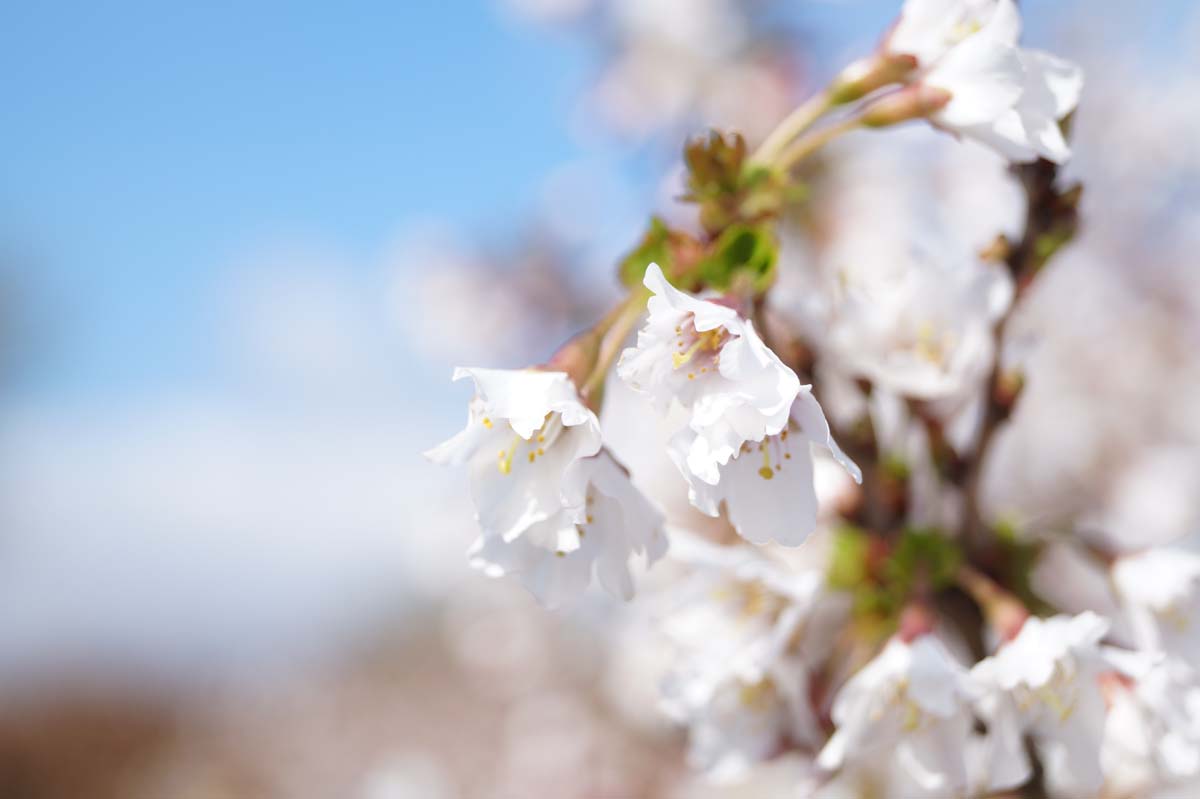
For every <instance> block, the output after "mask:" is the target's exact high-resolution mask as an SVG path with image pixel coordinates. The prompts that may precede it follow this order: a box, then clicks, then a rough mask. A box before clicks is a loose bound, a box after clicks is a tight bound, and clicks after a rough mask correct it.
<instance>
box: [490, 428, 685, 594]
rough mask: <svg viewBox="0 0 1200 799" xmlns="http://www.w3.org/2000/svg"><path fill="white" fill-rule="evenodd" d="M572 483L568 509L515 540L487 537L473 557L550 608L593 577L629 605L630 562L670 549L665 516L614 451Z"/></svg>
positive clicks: (587, 463)
mask: <svg viewBox="0 0 1200 799" xmlns="http://www.w3.org/2000/svg"><path fill="white" fill-rule="evenodd" d="M571 477H572V479H571V480H570V481H568V482H567V483H565V484H564V485H563V492H564V499H565V501H566V503H567V504H566V506H565V507H564V508H563V509H562V510H560V511H559V512H558V513H556V514H555V515H553V516H551V517H550V518H549V519H546V520H545V521H540V522H535V523H534V524H532V525H530V527H529V528H528V529H526V530H525V532H524V533H522V534H521V535H520V536H518V537H517V538H514V539H512V540H505V539H504V538H503V537H501V536H494V535H486V534H485V535H483V536H480V538H479V539H478V540H477V541H476V542H475V544H474V546H472V547H471V550H470V552H469V553H468V555H469V556H470V558H471V565H472V566H474V567H475V568H477V569H480V570H481V571H483V572H484V574H487V575H488V576H490V577H500V576H504V575H514V576H516V577H518V578H519V579H520V580H521V582H522V583H523V584H524V585H525V587H526V588H528V589H529V590H530V591H531V592H532V593H533V595H534V596H536V597H537V598H538V600H539V601H540V602H541V603H542V604H544V605H546V606H547V607H550V608H556V607H560V606H562V605H563V604H565V603H566V602H568V601H570V600H571V599H574V598H575V597H576V596H577V595H579V594H580V593H582V591H583V590H584V589H585V588H587V586H588V585H589V584H590V583H591V581H592V576H593V574H594V575H595V576H596V578H597V579H598V581H599V582H600V585H601V586H603V587H604V589H605V590H606V591H608V593H610V594H612V595H613V596H615V597H618V598H620V599H625V600H628V599H630V598H632V597H633V577H632V576H631V575H630V572H629V562H630V559H631V558H632V557H634V556H635V555H641V556H644V557H645V559H646V563H647V564H651V563H653V562H654V561H656V560H658V558H660V557H662V555H663V554H664V553H665V552H666V550H667V539H666V536H665V535H663V532H662V517H661V516H659V514H658V511H656V510H655V509H654V508H653V507H652V506H651V505H650V503H649V502H648V501H647V500H646V498H645V497H644V496H642V494H641V493H640V492H639V491H638V490H637V489H636V488H634V487H633V484H632V483H631V482H630V481H629V476H628V475H627V474H626V473H625V471H624V470H623V469H622V468H621V467H620V466H619V465H618V464H617V462H616V461H615V460H613V457H612V456H611V455H609V454H608V452H607V451H606V450H602V451H601V452H600V453H599V454H598V455H595V456H593V457H591V458H585V459H584V460H581V461H580V462H579V465H578V469H577V470H576V471H575V473H574V474H572V475H571ZM581 508H582V511H581V510H580V509H581Z"/></svg>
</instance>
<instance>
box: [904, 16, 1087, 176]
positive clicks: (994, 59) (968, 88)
mask: <svg viewBox="0 0 1200 799" xmlns="http://www.w3.org/2000/svg"><path fill="white" fill-rule="evenodd" d="M1020 34H1021V17H1020V13H1019V12H1018V10H1017V7H1016V4H1015V3H1014V2H1013V0H907V2H906V3H905V4H904V8H903V10H902V11H901V14H900V19H899V21H898V22H897V24H896V27H895V28H894V30H893V31H892V34H891V36H890V37H889V39H888V41H887V45H886V46H887V49H888V50H889V51H891V52H893V53H901V54H907V55H912V56H915V57H916V58H917V62H918V75H919V76H920V77H919V79H920V81H921V82H922V83H924V84H925V85H927V86H932V87H934V88H937V89H943V90H945V91H947V92H949V93H950V95H951V99H950V101H949V102H948V103H947V104H946V106H945V107H944V108H942V109H941V110H940V111H937V112H935V113H934V114H933V115H932V117H931V119H932V120H933V121H934V122H935V124H937V125H939V126H941V127H944V128H947V129H949V130H953V131H957V132H959V133H961V134H963V135H965V136H969V137H971V138H974V139H977V140H979V141H981V142H982V143H984V144H987V145H989V146H991V147H993V148H995V149H996V150H997V151H998V152H1000V153H1001V154H1002V155H1004V156H1005V157H1007V158H1009V159H1010V160H1013V161H1018V162H1025V161H1033V160H1036V159H1037V158H1038V157H1039V156H1040V157H1043V158H1047V159H1049V160H1051V161H1055V162H1057V163H1062V162H1063V161H1065V160H1067V159H1068V158H1069V157H1070V154H1071V153H1070V148H1069V147H1068V146H1067V143H1066V140H1065V139H1064V138H1063V136H1062V131H1061V130H1060V129H1059V126H1058V120H1060V119H1062V118H1063V117H1065V116H1066V115H1067V114H1069V113H1070V112H1071V111H1073V110H1074V109H1075V106H1076V105H1078V103H1079V95H1080V93H1081V91H1082V88H1083V74H1082V71H1081V70H1080V69H1079V67H1078V66H1076V65H1075V64H1072V63H1070V62H1068V61H1064V60H1062V59H1060V58H1057V57H1055V56H1052V55H1050V54H1048V53H1043V52H1039V51H1036V50H1026V49H1022V48H1020V47H1018V46H1017V41H1018V39H1019V37H1020Z"/></svg>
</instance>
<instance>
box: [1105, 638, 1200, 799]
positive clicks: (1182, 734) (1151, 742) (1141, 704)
mask: <svg viewBox="0 0 1200 799" xmlns="http://www.w3.org/2000/svg"><path fill="white" fill-rule="evenodd" d="M1109 659H1110V660H1115V661H1116V665H1118V666H1120V667H1121V671H1122V672H1123V673H1117V672H1113V673H1111V674H1109V675H1107V678H1106V679H1105V681H1104V683H1103V685H1104V687H1105V689H1106V695H1107V698H1108V701H1109V706H1110V709H1109V713H1108V720H1107V723H1106V724H1105V728H1104V740H1103V744H1102V748H1101V764H1102V766H1103V769H1104V775H1105V781H1106V783H1107V786H1108V788H1109V790H1110V791H1111V792H1113V793H1114V794H1116V795H1121V796H1145V795H1149V794H1150V793H1151V792H1152V791H1153V790H1154V789H1156V788H1160V787H1163V786H1166V785H1170V784H1174V783H1179V782H1181V781H1184V780H1188V779H1193V778H1195V777H1197V776H1200V678H1198V675H1197V673H1196V671H1195V669H1194V668H1193V667H1191V666H1189V665H1188V664H1187V663H1185V662H1183V661H1181V660H1179V659H1177V658H1170V657H1163V656H1161V655H1155V654H1152V653H1146V652H1119V653H1110V654H1109Z"/></svg>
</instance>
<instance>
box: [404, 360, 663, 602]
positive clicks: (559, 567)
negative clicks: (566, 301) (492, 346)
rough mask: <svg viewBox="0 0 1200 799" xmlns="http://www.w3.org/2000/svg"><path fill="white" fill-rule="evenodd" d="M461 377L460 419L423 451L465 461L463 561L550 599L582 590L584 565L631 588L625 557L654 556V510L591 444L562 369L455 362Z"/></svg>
mask: <svg viewBox="0 0 1200 799" xmlns="http://www.w3.org/2000/svg"><path fill="white" fill-rule="evenodd" d="M463 377H470V378H471V379H472V380H474V381H475V390H476V394H475V397H474V398H473V399H472V400H471V404H470V407H469V413H468V418H467V426H466V428H465V429H463V430H462V431H461V432H460V433H458V434H457V435H456V436H454V437H453V438H451V439H450V440H448V441H446V442H445V443H443V444H441V445H440V446H438V447H435V448H434V449H432V450H430V451H429V452H427V453H426V457H428V458H429V459H430V460H432V461H434V462H435V463H444V464H462V463H465V464H467V467H468V470H469V473H470V479H471V493H472V496H473V499H474V501H475V506H476V511H477V518H478V520H479V524H480V527H481V528H482V535H481V537H480V539H479V540H478V541H477V542H476V543H475V545H474V546H473V547H472V549H471V551H470V553H469V554H470V557H471V562H472V565H474V566H475V567H477V568H480V569H482V570H483V571H484V572H485V573H487V574H488V575H490V576H499V575H503V574H514V575H516V576H518V577H519V578H520V579H521V580H522V581H523V582H524V583H525V585H526V587H528V588H529V590H530V591H532V592H533V593H534V594H535V595H536V596H537V597H538V598H539V599H540V600H541V601H542V602H543V603H545V604H547V605H550V606H557V605H560V604H562V603H563V602H565V601H567V600H568V599H570V598H571V597H573V596H574V595H576V594H578V593H579V592H581V591H583V590H584V589H585V588H586V587H587V586H588V584H589V583H590V582H591V578H592V574H593V573H595V574H596V575H597V577H598V578H599V581H600V583H601V585H603V586H604V587H605V589H607V590H608V591H609V592H610V593H612V594H613V595H615V596H618V597H621V598H623V599H628V598H629V597H630V596H632V594H633V583H632V579H631V577H630V575H629V560H630V558H631V557H632V556H633V555H635V554H639V553H641V554H644V555H645V556H646V558H647V560H648V561H650V562H653V561H654V560H655V559H657V558H658V557H659V556H661V555H662V553H663V552H664V551H665V548H666V539H665V537H664V536H663V534H662V531H661V519H660V517H659V515H658V513H657V512H656V511H655V510H654V509H653V508H652V507H651V506H650V504H649V503H648V502H647V501H646V499H645V498H644V497H643V496H642V495H641V494H640V493H639V492H638V491H637V490H636V489H635V488H634V487H633V485H632V483H630V481H629V477H628V475H627V474H626V473H625V471H624V470H623V469H622V468H621V467H620V466H619V465H618V464H617V462H616V461H615V460H613V458H612V456H611V455H609V454H608V453H607V452H606V451H604V450H602V449H601V442H600V424H599V421H598V420H597V419H596V415H595V414H594V413H592V412H591V411H590V410H589V409H588V408H587V407H585V406H584V405H583V403H581V402H580V400H579V397H578V395H577V393H576V391H575V386H574V384H573V383H572V382H571V380H570V378H569V377H567V375H566V374H564V373H561V372H544V371H537V370H519V371H511V370H499V369H458V370H456V371H455V374H454V379H456V380H458V379H460V378H463Z"/></svg>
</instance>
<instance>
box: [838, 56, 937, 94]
mask: <svg viewBox="0 0 1200 799" xmlns="http://www.w3.org/2000/svg"><path fill="white" fill-rule="evenodd" d="M916 68H917V59H916V58H915V57H913V56H911V55H906V54H899V53H877V54H875V55H873V56H871V57H869V58H862V59H859V60H858V61H855V62H854V63H852V64H851V65H850V66H848V67H846V68H845V69H843V70H842V72H841V74H840V75H838V76H837V77H836V78H834V79H833V83H832V84H830V87H829V101H830V102H831V103H832V104H833V105H845V104H846V103H852V102H854V101H855V100H859V99H862V98H863V97H866V96H867V95H868V94H870V93H871V92H873V91H875V90H876V89H882V88H883V87H884V86H887V85H889V84H892V83H900V82H902V81H903V80H904V79H905V78H906V77H908V75H909V74H910V73H911V72H912V71H913V70H914V69H916Z"/></svg>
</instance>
